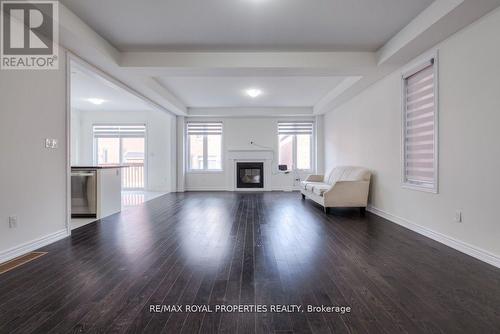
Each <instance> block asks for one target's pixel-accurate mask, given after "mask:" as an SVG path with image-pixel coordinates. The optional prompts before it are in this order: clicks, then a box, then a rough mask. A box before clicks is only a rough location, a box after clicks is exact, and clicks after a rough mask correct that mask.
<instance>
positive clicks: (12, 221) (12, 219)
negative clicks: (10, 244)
mask: <svg viewBox="0 0 500 334" xmlns="http://www.w3.org/2000/svg"><path fill="white" fill-rule="evenodd" d="M16 227H17V216H10V217H9V228H16Z"/></svg>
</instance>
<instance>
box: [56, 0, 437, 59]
mask: <svg viewBox="0 0 500 334" xmlns="http://www.w3.org/2000/svg"><path fill="white" fill-rule="evenodd" d="M61 2H62V3H64V4H65V5H66V6H67V7H68V8H69V9H71V10H72V11H73V12H74V13H75V14H77V15H78V16H79V17H80V18H81V19H83V20H84V21H85V22H86V23H87V24H89V25H90V26H91V27H92V28H93V29H95V30H96V32H97V33H98V34H100V35H101V36H102V37H104V38H105V39H107V40H108V41H109V42H110V43H111V44H113V45H114V46H115V47H117V48H118V49H121V50H138V49H140V50H146V49H149V50H197V51H200V50H282V51H288V50H293V51H299V50H314V51H319V50H335V51H345V50H348V51H375V50H376V49H378V48H380V47H381V46H382V45H383V44H384V43H385V42H387V41H388V40H389V39H390V38H391V37H392V36H394V35H395V34H396V33H397V32H399V31H400V30H401V29H402V28H403V27H404V26H406V25H407V24H408V23H409V22H410V21H411V20H412V19H413V18H414V17H415V16H417V15H418V14H419V13H420V12H421V11H422V10H424V9H425V8H426V7H428V6H429V5H430V4H431V3H432V2H433V0H376V1H375V0H151V1H137V0H106V1H102V0H62V1H61Z"/></svg>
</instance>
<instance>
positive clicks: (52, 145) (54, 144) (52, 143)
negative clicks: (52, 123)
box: [45, 138, 57, 150]
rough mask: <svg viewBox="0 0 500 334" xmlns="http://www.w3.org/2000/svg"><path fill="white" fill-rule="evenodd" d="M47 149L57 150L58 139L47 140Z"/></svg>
mask: <svg viewBox="0 0 500 334" xmlns="http://www.w3.org/2000/svg"><path fill="white" fill-rule="evenodd" d="M45 148H49V149H53V150H54V149H56V148H57V139H52V138H46V139H45Z"/></svg>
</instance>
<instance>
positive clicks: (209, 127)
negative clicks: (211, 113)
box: [187, 122, 222, 135]
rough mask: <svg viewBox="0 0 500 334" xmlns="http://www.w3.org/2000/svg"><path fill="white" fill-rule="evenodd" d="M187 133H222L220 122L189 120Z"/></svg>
mask: <svg viewBox="0 0 500 334" xmlns="http://www.w3.org/2000/svg"><path fill="white" fill-rule="evenodd" d="M187 134H188V135H222V122H189V123H187Z"/></svg>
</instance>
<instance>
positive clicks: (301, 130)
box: [278, 122, 313, 135]
mask: <svg viewBox="0 0 500 334" xmlns="http://www.w3.org/2000/svg"><path fill="white" fill-rule="evenodd" d="M312 133H313V123H312V122H278V135H312Z"/></svg>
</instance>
